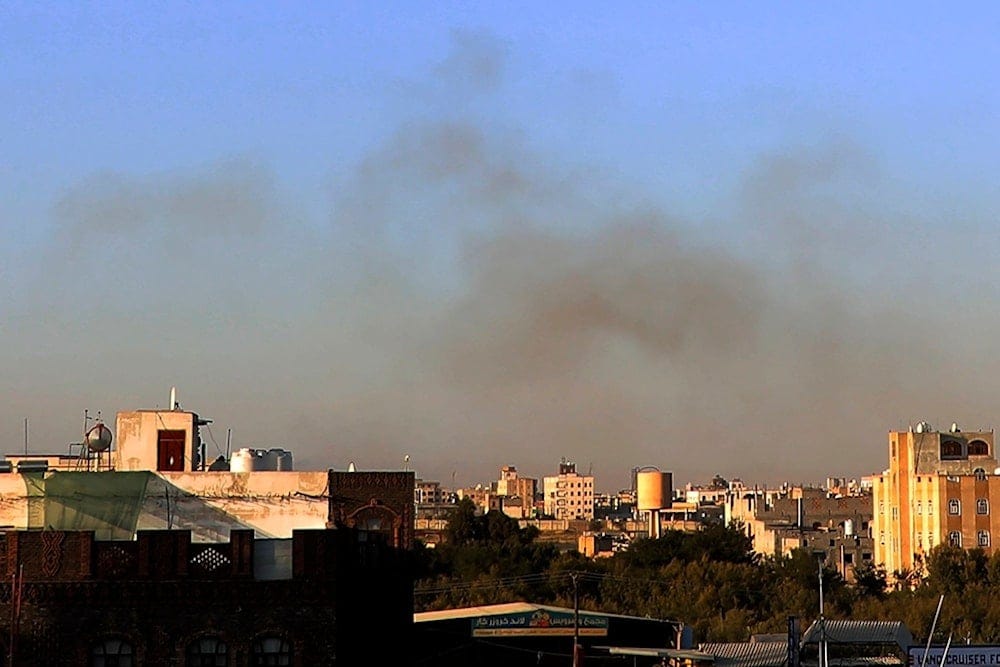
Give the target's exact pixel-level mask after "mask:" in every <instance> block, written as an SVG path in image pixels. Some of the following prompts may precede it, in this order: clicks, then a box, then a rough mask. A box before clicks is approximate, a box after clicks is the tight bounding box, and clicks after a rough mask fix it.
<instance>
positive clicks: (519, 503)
mask: <svg viewBox="0 0 1000 667" xmlns="http://www.w3.org/2000/svg"><path fill="white" fill-rule="evenodd" d="M537 493H538V480H537V479H535V478H534V477H521V476H520V475H519V474H518V473H517V468H515V467H514V466H503V467H502V468H500V479H499V480H497V495H498V496H503V497H504V498H505V500H504V502H503V511H504V513H505V514H507V515H509V516H512V517H514V518H516V519H526V518H529V517H532V516H534V515H535V495H537Z"/></svg>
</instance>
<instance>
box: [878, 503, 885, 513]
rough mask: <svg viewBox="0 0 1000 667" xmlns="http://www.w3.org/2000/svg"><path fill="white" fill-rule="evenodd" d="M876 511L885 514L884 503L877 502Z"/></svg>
mask: <svg viewBox="0 0 1000 667" xmlns="http://www.w3.org/2000/svg"><path fill="white" fill-rule="evenodd" d="M878 513H879V514H885V503H879V504H878Z"/></svg>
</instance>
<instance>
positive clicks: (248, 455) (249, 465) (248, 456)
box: [229, 449, 257, 472]
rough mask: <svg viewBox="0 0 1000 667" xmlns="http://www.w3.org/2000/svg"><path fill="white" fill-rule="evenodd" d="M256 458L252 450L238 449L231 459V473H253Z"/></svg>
mask: <svg viewBox="0 0 1000 667" xmlns="http://www.w3.org/2000/svg"><path fill="white" fill-rule="evenodd" d="M255 458H257V457H256V455H255V454H254V451H253V450H252V449H237V450H236V451H235V452H233V456H232V458H230V459H229V470H230V472H253V470H254V459H255Z"/></svg>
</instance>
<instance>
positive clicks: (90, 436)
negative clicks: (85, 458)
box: [84, 422, 112, 452]
mask: <svg viewBox="0 0 1000 667" xmlns="http://www.w3.org/2000/svg"><path fill="white" fill-rule="evenodd" d="M84 439H85V440H86V442H87V449H89V450H90V451H92V452H105V451H107V450H108V448H109V447H111V440H112V435H111V429H109V428H108V427H107V426H105V425H104V424H102V423H100V422H98V423H97V424H94V426H93V427H92V428H91V429H90V430H89V431H87V434H86V435H85V436H84Z"/></svg>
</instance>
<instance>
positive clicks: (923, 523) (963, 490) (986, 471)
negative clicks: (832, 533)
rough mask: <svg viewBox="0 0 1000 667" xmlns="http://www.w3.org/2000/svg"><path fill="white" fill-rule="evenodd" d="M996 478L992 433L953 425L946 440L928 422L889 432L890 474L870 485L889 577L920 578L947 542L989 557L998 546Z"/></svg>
mask: <svg viewBox="0 0 1000 667" xmlns="http://www.w3.org/2000/svg"><path fill="white" fill-rule="evenodd" d="M997 473H998V467H997V459H996V452H995V451H994V434H993V432H992V431H979V432H962V431H960V430H959V429H958V427H957V426H955V425H952V428H951V429H950V430H949V431H948V432H946V433H942V432H939V431H935V430H933V429H931V427H930V425H928V424H927V423H925V422H921V423H920V424H918V425H917V426H916V427H915V428H912V429H910V430H909V431H890V432H889V468H888V470H886V471H885V472H883V473H882V474H881V475H877V476H875V477H874V478H873V482H872V503H873V512H874V520H873V521H872V538H873V541H874V548H875V561H876V562H877V563H881V564H883V565H884V566H885V568H886V571H887V572H889V573H890V575H891V574H892V573H893V572H916V573H920V572H921V571H922V570H923V566H924V564H925V563H926V555H927V553H928V552H929V551H930V550H931V549H932V548H933V547H935V546H936V545H938V544H941V543H943V542H945V543H949V544H952V545H955V546H960V547H964V548H975V547H979V548H982V549H984V550H985V551H986V552H987V553H992V552H993V549H994V540H996V539H1000V474H997ZM994 508H996V509H997V510H998V511H997V512H994V511H993V510H994Z"/></svg>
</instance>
